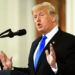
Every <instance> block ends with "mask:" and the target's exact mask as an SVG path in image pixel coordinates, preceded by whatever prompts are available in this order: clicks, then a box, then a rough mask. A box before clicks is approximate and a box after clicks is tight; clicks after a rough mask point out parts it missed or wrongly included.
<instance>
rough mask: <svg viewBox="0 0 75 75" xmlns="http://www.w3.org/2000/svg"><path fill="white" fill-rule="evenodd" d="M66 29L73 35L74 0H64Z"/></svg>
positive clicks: (74, 20)
mask: <svg viewBox="0 0 75 75" xmlns="http://www.w3.org/2000/svg"><path fill="white" fill-rule="evenodd" d="M66 31H67V32H69V33H71V34H74V35H75V0H66Z"/></svg>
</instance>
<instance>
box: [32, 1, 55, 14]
mask: <svg viewBox="0 0 75 75" xmlns="http://www.w3.org/2000/svg"><path fill="white" fill-rule="evenodd" d="M43 8H47V9H48V11H49V13H51V14H56V10H55V7H54V6H53V5H52V4H51V3H49V2H43V3H40V4H37V5H36V6H34V7H33V8H32V12H34V11H35V10H37V9H43Z"/></svg>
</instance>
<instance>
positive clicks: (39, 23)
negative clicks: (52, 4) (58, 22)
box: [33, 8, 53, 33]
mask: <svg viewBox="0 0 75 75" xmlns="http://www.w3.org/2000/svg"><path fill="white" fill-rule="evenodd" d="M33 17H34V22H35V25H36V28H37V30H38V31H39V32H41V33H48V32H49V31H50V30H51V29H52V28H53V25H52V16H51V15H50V14H49V12H48V9H47V8H44V9H37V10H35V11H34V12H33Z"/></svg>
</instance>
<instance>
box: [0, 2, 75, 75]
mask: <svg viewBox="0 0 75 75" xmlns="http://www.w3.org/2000/svg"><path fill="white" fill-rule="evenodd" d="M32 14H33V19H34V22H35V26H36V29H37V30H38V31H39V32H41V33H42V36H41V37H39V38H38V39H36V40H35V41H34V42H33V43H32V46H31V51H30V54H29V63H28V66H29V67H28V69H27V71H28V72H29V74H30V75H73V74H75V36H73V35H71V34H68V33H66V32H63V31H61V30H60V28H59V27H58V16H57V14H56V11H55V8H54V6H53V5H52V4H50V3H49V2H43V3H40V4H38V5H36V6H34V7H33V9H32ZM43 36H46V40H45V42H44V41H43V43H45V47H44V48H41V50H42V51H40V52H41V53H38V51H39V47H40V44H41V41H42V37H43ZM42 46H43V44H42ZM37 54H38V56H37ZM2 55H5V53H3V52H2ZM38 57H39V58H38ZM3 58H4V56H3ZM37 58H38V59H37ZM4 59H5V60H2V58H0V60H1V62H2V63H3V66H4V67H3V68H4V69H11V68H12V62H11V59H9V58H8V57H7V56H6V55H5V58H4ZM36 59H37V60H36ZM35 60H36V61H37V62H36V61H35ZM35 63H37V66H35V65H36V64H35ZM14 70H25V69H22V68H20V69H18V68H14Z"/></svg>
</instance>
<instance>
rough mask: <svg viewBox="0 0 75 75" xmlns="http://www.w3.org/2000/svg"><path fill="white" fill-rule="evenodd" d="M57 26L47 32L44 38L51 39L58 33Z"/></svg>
mask: <svg viewBox="0 0 75 75" xmlns="http://www.w3.org/2000/svg"><path fill="white" fill-rule="evenodd" d="M58 30H59V29H58V26H55V27H54V28H53V29H52V30H51V31H50V32H48V33H47V34H46V37H47V38H48V39H51V38H52V37H53V36H54V35H55V34H56V33H57V32H58Z"/></svg>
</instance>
